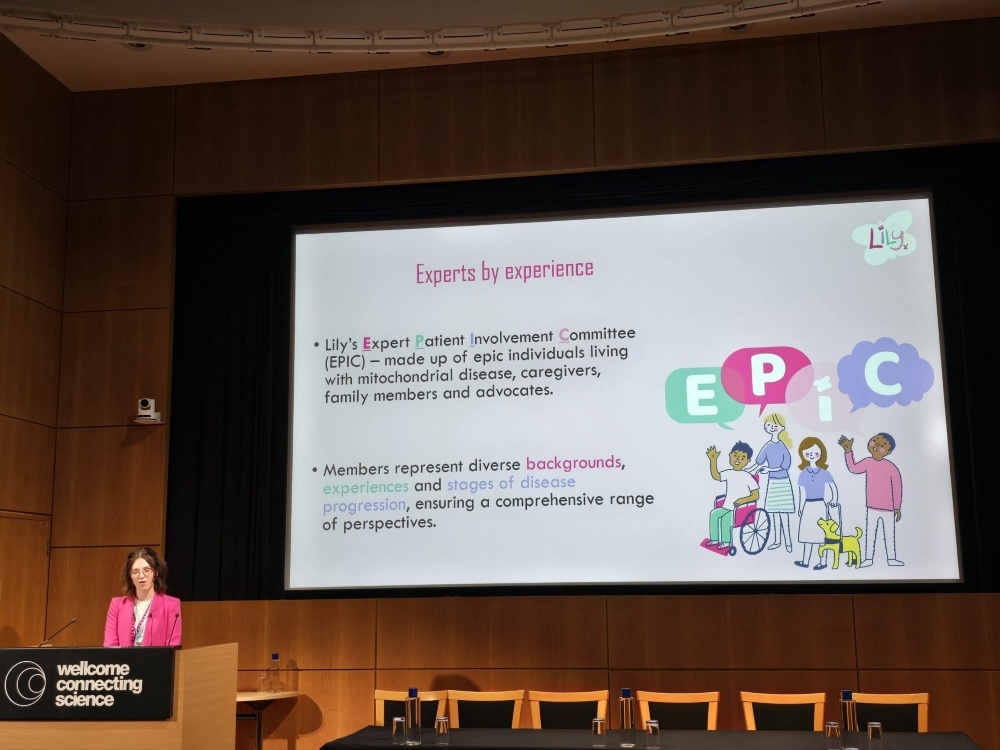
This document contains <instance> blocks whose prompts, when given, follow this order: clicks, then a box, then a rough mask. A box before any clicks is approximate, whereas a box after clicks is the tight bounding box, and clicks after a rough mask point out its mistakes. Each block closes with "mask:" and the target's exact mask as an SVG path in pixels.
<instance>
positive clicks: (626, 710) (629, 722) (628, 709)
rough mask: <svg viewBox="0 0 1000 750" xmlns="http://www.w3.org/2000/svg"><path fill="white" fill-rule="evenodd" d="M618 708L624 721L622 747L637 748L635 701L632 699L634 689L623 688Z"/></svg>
mask: <svg viewBox="0 0 1000 750" xmlns="http://www.w3.org/2000/svg"><path fill="white" fill-rule="evenodd" d="M618 708H619V711H620V712H621V721H622V740H621V742H620V743H619V744H620V745H621V747H635V699H634V698H633V697H632V688H622V697H621V700H619V706H618Z"/></svg>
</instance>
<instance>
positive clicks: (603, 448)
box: [285, 195, 961, 590]
mask: <svg viewBox="0 0 1000 750" xmlns="http://www.w3.org/2000/svg"><path fill="white" fill-rule="evenodd" d="M933 240H934V237H933V231H932V225H931V211H930V200H929V197H928V196H924V195H920V196H913V195H905V196H899V197H892V198H886V197H883V196H880V197H878V198H870V197H869V198H865V199H853V200H851V201H830V202H823V203H813V204H799V203H795V204H787V203H785V204H781V205H755V206H753V207H745V206H738V207H732V206H730V207H722V208H717V209H713V210H697V211H684V212H677V211H672V212H664V213H644V214H642V215H615V216H599V217H597V216H594V217H587V218H577V217H574V218H561V219H550V220H543V221H539V220H530V221H529V220H524V221H520V220H516V221H506V222H497V223H474V224H472V223H464V224H452V225H447V226H443V225H434V226H421V227H407V228H395V227H394V228H385V227H374V228H370V229H363V230H355V229H351V230H350V231H316V230H311V229H310V230H305V231H300V232H299V233H298V234H297V235H296V238H295V250H294V274H293V277H294V285H295V286H294V290H293V292H294V303H293V323H292V327H293V330H292V339H293V362H292V367H293V372H292V389H293V392H292V394H291V408H290V420H291V424H290V428H289V429H290V444H291V447H290V460H289V477H288V492H289V495H288V504H287V507H288V524H287V528H288V538H287V554H286V560H287V567H286V580H285V584H286V588H287V589H289V590H303V589H374V588H418V587H427V586H433V587H449V586H450V587H494V586H546V585H548V586H554V585H560V586H565V585H573V584H580V585H587V584H590V585H594V584H613V585H627V584H645V585H648V584H660V583H664V584H671V583H678V584H733V583H736V584H754V583H782V584H796V583H802V584H810V585H815V584H824V583H828V584H854V585H856V584H864V583H881V584H884V583H886V582H901V583H905V582H945V581H958V580H960V579H961V573H960V569H959V562H958V560H959V555H958V542H957V529H956V521H955V498H954V492H953V482H952V470H951V459H950V448H949V437H948V423H947V415H946V396H945V383H944V373H943V371H942V356H941V334H940V329H939V320H938V302H937V290H936V285H935V263H934V242H933Z"/></svg>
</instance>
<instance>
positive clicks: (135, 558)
mask: <svg viewBox="0 0 1000 750" xmlns="http://www.w3.org/2000/svg"><path fill="white" fill-rule="evenodd" d="M122 591H123V592H124V594H125V595H124V596H116V597H114V598H113V599H112V600H111V605H110V606H109V607H108V619H107V621H106V622H105V623H104V645H105V646H180V645H181V600H180V599H178V598H176V597H173V596H168V595H167V563H166V562H165V561H164V560H162V559H160V556H159V555H157V554H156V552H155V551H154V550H152V549H150V548H149V547H139V548H138V549H134V550H132V552H130V553H129V556H128V558H127V559H126V560H125V566H124V567H123V568H122Z"/></svg>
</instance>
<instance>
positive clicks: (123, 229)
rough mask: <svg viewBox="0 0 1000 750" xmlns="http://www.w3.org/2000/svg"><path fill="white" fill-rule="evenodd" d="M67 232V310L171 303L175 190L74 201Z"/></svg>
mask: <svg viewBox="0 0 1000 750" xmlns="http://www.w3.org/2000/svg"><path fill="white" fill-rule="evenodd" d="M66 234H67V242H66V297H65V306H64V310H66V311H67V312H86V311H95V310H126V309H130V308H156V307H170V304H171V301H172V299H173V266H174V263H173V257H174V200H173V198H172V197H171V196H165V197H159V198H120V199H115V200H101V201H77V202H74V203H72V204H70V207H69V222H68V228H67V232H66Z"/></svg>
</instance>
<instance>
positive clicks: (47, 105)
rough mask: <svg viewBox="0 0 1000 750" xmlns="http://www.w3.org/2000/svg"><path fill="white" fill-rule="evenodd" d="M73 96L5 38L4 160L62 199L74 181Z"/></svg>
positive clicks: (1, 88)
mask: <svg viewBox="0 0 1000 750" xmlns="http://www.w3.org/2000/svg"><path fill="white" fill-rule="evenodd" d="M71 102H72V99H71V95H70V93H69V91H67V90H66V88H65V87H64V86H63V85H62V84H61V83H59V82H58V81H57V80H56V79H55V78H53V77H52V76H51V75H49V74H48V73H46V72H45V71H44V70H42V68H41V67H40V66H39V65H38V64H37V63H35V62H34V61H32V60H31V59H29V58H28V56H27V55H25V54H24V53H23V52H22V51H21V50H19V49H18V48H17V47H16V46H15V45H14V43H13V42H11V41H10V40H9V39H7V38H6V37H5V36H3V35H2V34H0V159H5V160H6V161H8V162H10V163H11V164H13V165H14V166H16V167H17V168H18V169H20V170H22V171H23V172H24V173H25V174H28V175H30V176H31V177H33V178H34V179H36V180H38V181H39V182H40V183H41V184H43V185H45V186H46V187H47V188H49V190H52V191H53V192H55V193H56V194H57V195H60V196H62V197H66V184H67V180H68V177H69V153H70V110H71V106H72V103H71Z"/></svg>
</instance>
